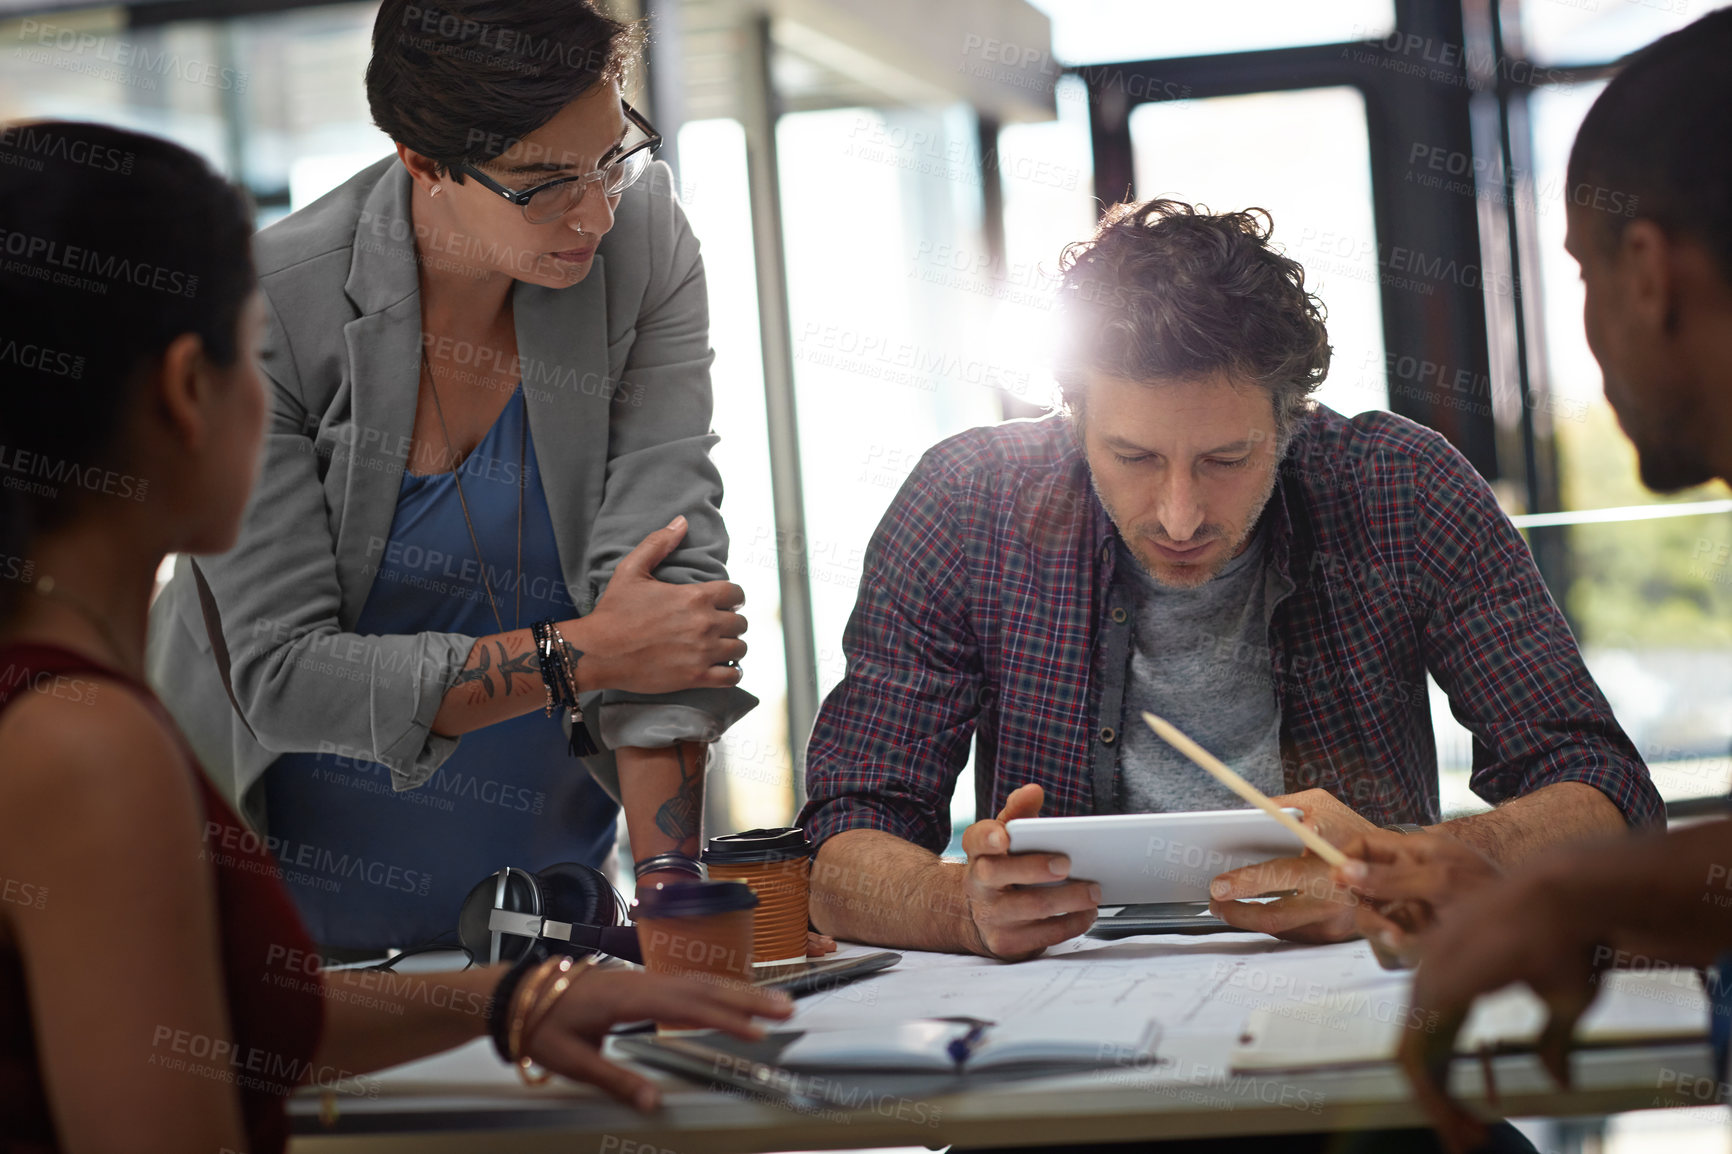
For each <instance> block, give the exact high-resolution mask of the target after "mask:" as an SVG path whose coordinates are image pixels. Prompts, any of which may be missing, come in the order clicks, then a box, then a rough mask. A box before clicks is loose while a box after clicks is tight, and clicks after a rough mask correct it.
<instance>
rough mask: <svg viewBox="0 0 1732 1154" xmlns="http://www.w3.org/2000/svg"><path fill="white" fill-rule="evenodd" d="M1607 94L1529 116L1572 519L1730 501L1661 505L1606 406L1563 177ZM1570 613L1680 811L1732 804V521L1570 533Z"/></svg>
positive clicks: (1562, 463)
mask: <svg viewBox="0 0 1732 1154" xmlns="http://www.w3.org/2000/svg"><path fill="white" fill-rule="evenodd" d="M1601 87H1602V85H1599V84H1592V85H1578V86H1575V87H1573V88H1567V89H1566V88H1543V89H1540V90H1539V91H1537V92H1535V93H1534V95H1533V97H1532V99H1531V103H1530V108H1531V115H1532V120H1533V136H1534V179H1533V188H1534V190H1535V197H1536V204H1535V210H1536V211H1535V212H1534V213H1533V220H1534V222H1535V240H1536V242H1537V247H1538V249H1539V270H1538V271H1539V278H1538V279H1539V287H1540V291H1541V293H1542V294H1543V295H1542V300H1543V304H1544V321H1543V326H1544V332H1543V334H1542V335H1543V340H1544V346H1545V353H1546V356H1545V372H1546V375H1547V378H1548V384H1549V387H1550V389H1551V391H1552V393H1553V395H1554V397H1556V398H1557V401H1558V403H1557V404H1556V405H1555V406H1554V407H1553V412H1554V417H1553V425H1554V429H1555V435H1556V438H1557V444H1558V456H1559V467H1560V471H1561V478H1560V479H1561V486H1562V490H1563V500H1564V506H1565V508H1567V509H1606V508H1618V507H1622V506H1631V505H1634V506H1643V505H1654V504H1663V503H1676V502H1685V501H1702V500H1715V499H1719V498H1724V497H1725V496H1727V489H1726V486H1725V485H1724V484H1722V483H1719V482H1715V483H1713V484H1710V485H1705V486H1702V487H1701V488H1698V489H1693V490H1690V491H1688V492H1685V493H1679V494H1675V495H1671V496H1667V497H1659V496H1657V495H1655V494H1654V493H1652V492H1650V491H1649V490H1648V489H1647V488H1646V487H1644V486H1643V485H1642V483H1641V481H1640V480H1639V479H1638V477H1637V473H1636V458H1635V452H1634V450H1633V449H1631V447H1630V444H1629V441H1628V440H1627V439H1626V438H1625V437H1624V435H1623V433H1622V432H1621V431H1620V430H1619V428H1618V425H1617V420H1616V418H1615V417H1614V416H1613V415H1612V411H1611V407H1610V406H1609V405H1607V404H1606V401H1605V397H1604V394H1603V393H1602V391H1601V389H1602V383H1601V382H1602V378H1601V374H1600V369H1599V365H1598V364H1597V363H1596V362H1595V361H1594V358H1593V354H1592V353H1590V352H1589V351H1588V345H1587V339H1586V337H1585V336H1584V335H1583V331H1582V286H1581V280H1580V277H1579V273H1578V270H1577V268H1576V262H1575V261H1574V260H1573V259H1572V258H1571V257H1570V256H1569V254H1567V253H1565V252H1564V227H1565V219H1564V210H1563V209H1564V206H1563V200H1564V187H1565V186H1564V170H1565V165H1566V163H1567V161H1568V159H1569V151H1570V145H1571V144H1572V142H1573V141H1574V139H1575V134H1576V128H1577V127H1578V126H1579V125H1580V123H1581V120H1582V117H1583V115H1584V114H1586V112H1587V109H1588V106H1589V105H1590V104H1592V103H1593V100H1594V98H1595V97H1596V96H1598V95H1599V92H1600V89H1601ZM1569 541H1570V573H1571V576H1570V581H1569V586H1568V592H1567V594H1566V596H1565V599H1564V600H1565V605H1566V607H1567V609H1568V611H1569V613H1570V615H1571V618H1572V621H1573V623H1574V625H1575V627H1576V631H1577V635H1578V636H1579V638H1580V639H1581V643H1582V648H1583V652H1584V654H1585V655H1586V657H1587V660H1588V665H1589V667H1590V668H1591V669H1592V670H1593V673H1594V676H1595V678H1596V679H1597V680H1598V681H1599V683H1600V687H1601V688H1602V689H1603V690H1604V691H1605V693H1606V696H1607V698H1608V699H1610V701H1611V703H1612V708H1613V710H1614V711H1615V712H1616V714H1617V716H1618V720H1619V721H1620V722H1622V723H1623V725H1624V728H1625V729H1626V730H1627V731H1628V732H1629V734H1630V737H1631V739H1632V740H1633V741H1635V743H1636V746H1637V748H1638V749H1639V750H1641V752H1642V755H1643V757H1645V758H1646V759H1647V760H1648V763H1649V767H1650V769H1651V770H1652V771H1653V774H1654V781H1655V784H1656V785H1658V786H1659V788H1660V792H1661V794H1662V795H1664V796H1666V797H1668V798H1681V797H1698V796H1707V795H1713V794H1724V793H1725V792H1726V791H1727V787H1728V784H1729V776H1732V775H1729V770H1732V759H1729V758H1728V757H1727V754H1728V751H1729V750H1732V564H1728V559H1729V557H1732V514H1727V513H1718V514H1713V515H1692V516H1684V517H1674V518H1668V519H1663V520H1626V521H1620V522H1612V523H1607V524H1588V525H1575V526H1571V527H1570V529H1569Z"/></svg>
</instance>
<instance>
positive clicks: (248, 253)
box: [0, 121, 255, 617]
mask: <svg viewBox="0 0 1732 1154" xmlns="http://www.w3.org/2000/svg"><path fill="white" fill-rule="evenodd" d="M0 161H3V163H0V222H3V223H0V445H4V446H5V447H6V449H7V450H8V457H9V462H8V464H7V465H6V466H5V467H4V468H3V469H0V474H4V476H0V480H4V481H5V484H4V486H3V487H0V554H3V555H4V556H3V557H0V574H6V573H10V572H12V571H14V570H16V569H19V568H21V567H22V566H21V565H20V564H19V562H20V560H21V559H22V558H23V557H24V556H25V553H26V550H27V549H28V547H29V544H30V541H31V539H32V538H33V537H34V536H36V535H38V534H40V533H43V532H47V531H49V530H52V529H54V528H57V527H58V526H60V525H62V524H64V523H66V522H67V521H69V520H70V519H71V518H72V517H73V516H74V514H75V513H76V512H77V511H78V510H79V509H80V508H81V507H82V506H81V502H80V498H81V497H84V496H86V495H87V494H91V493H93V492H94V493H100V492H104V491H105V489H104V487H103V482H101V481H98V482H97V483H96V484H95V485H92V484H90V483H89V482H88V481H87V480H82V478H91V477H100V476H102V475H103V474H105V473H106V472H107V471H111V470H120V469H124V468H125V467H126V464H127V457H126V446H125V445H123V444H121V432H122V430H123V429H124V428H125V425H126V420H127V417H128V415H129V414H130V413H131V412H132V410H133V406H134V404H135V399H136V395H137V391H138V389H139V387H140V386H141V384H142V383H143V382H144V381H145V380H146V379H147V378H148V376H149V375H150V374H151V373H152V372H153V371H154V369H155V367H156V366H157V365H158V364H159V363H160V361H161V358H162V355H163V353H164V352H165V351H167V349H168V346H169V344H170V343H172V342H173V341H174V340H175V338H177V337H179V336H181V335H182V334H184V333H196V334H197V335H198V337H199V339H200V340H201V341H202V342H203V343H204V352H205V355H206V356H207V357H208V358H209V359H210V360H211V361H212V362H213V363H214V364H216V365H218V366H220V367H224V368H226V367H229V366H232V365H233V364H234V363H235V359H236V358H237V357H238V356H239V355H240V345H239V341H238V329H239V324H240V315H241V309H242V307H243V306H244V305H245V303H246V300H247V298H248V297H249V296H250V295H251V293H252V291H253V286H254V283H255V278H254V275H253V262H252V249H251V241H252V232H253V219H252V208H251V205H250V204H249V203H248V202H247V199H246V197H245V196H244V195H242V194H241V193H240V192H239V191H238V190H237V189H235V187H234V186H233V185H231V184H229V183H228V182H227V181H226V180H224V179H223V178H222V177H221V176H219V175H217V173H216V172H214V171H212V169H211V167H210V165H208V164H207V163H205V161H204V160H203V159H202V158H200V157H199V156H197V155H196V154H194V153H192V152H189V151H187V150H186V149H184V148H182V147H181V146H180V145H178V144H172V143H170V142H169V141H166V140H161V139H158V138H157V137H154V136H145V135H143V134H141V133H137V132H128V131H126V130H125V129H120V128H111V127H109V126H108V125H105V124H78V123H68V122H59V121H48V122H40V123H34V124H10V125H5V126H3V127H0ZM68 478H80V480H75V481H72V482H70V483H69V482H68ZM9 592H16V589H15V588H14V587H8V586H7V585H5V584H4V583H3V582H0V617H3V616H4V611H5V609H6V608H7V604H6V603H7V601H8V600H9V598H8V597H7V596H6V594H7V593H9Z"/></svg>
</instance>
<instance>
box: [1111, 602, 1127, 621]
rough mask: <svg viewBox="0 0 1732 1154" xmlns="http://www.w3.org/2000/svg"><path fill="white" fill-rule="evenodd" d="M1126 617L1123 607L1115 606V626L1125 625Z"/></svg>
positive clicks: (1113, 614)
mask: <svg viewBox="0 0 1732 1154" xmlns="http://www.w3.org/2000/svg"><path fill="white" fill-rule="evenodd" d="M1126 616H1127V614H1126V613H1125V611H1124V608H1123V607H1122V606H1119V605H1115V606H1113V612H1112V618H1113V624H1114V625H1123V624H1124V623H1125V617H1126Z"/></svg>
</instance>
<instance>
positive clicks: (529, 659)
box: [498, 641, 541, 697]
mask: <svg viewBox="0 0 1732 1154" xmlns="http://www.w3.org/2000/svg"><path fill="white" fill-rule="evenodd" d="M498 644H499V676H500V677H501V678H503V679H504V681H505V693H506V696H508V697H509V696H510V695H511V693H512V689H511V675H512V674H513V673H521V674H523V675H524V676H525V677H531V676H533V677H535V678H536V679H537V680H539V679H540V677H541V665H540V663H539V662H538V661H537V660H536V658H535V652H534V651H533V650H527V651H525V652H523V653H520V654H518V655H517V656H516V657H511V656H508V655H507V654H506V652H505V642H503V641H501V642H499V643H498Z"/></svg>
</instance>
